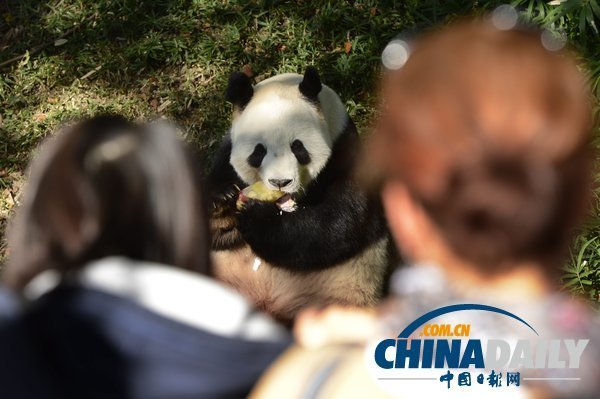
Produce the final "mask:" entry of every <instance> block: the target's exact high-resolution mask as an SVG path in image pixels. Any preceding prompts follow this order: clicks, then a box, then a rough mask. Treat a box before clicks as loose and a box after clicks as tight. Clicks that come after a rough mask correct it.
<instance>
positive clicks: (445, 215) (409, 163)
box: [367, 21, 592, 271]
mask: <svg viewBox="0 0 600 399" xmlns="http://www.w3.org/2000/svg"><path fill="white" fill-rule="evenodd" d="M590 98H591V96H590V93H589V89H588V87H587V85H586V82H585V79H584V77H583V75H582V74H581V73H580V72H579V71H578V68H577V65H576V63H575V62H574V61H573V59H572V58H571V57H569V55H568V54H567V53H566V52H565V51H558V52H551V51H548V50H546V49H545V48H544V46H543V45H542V43H541V40H540V34H539V32H536V31H528V30H518V29H513V30H499V29H497V28H495V27H494V26H493V25H492V24H491V23H490V22H488V21H469V22H460V23H457V24H455V25H453V26H451V27H446V28H445V29H444V30H442V31H440V32H433V33H430V34H429V35H426V36H424V37H423V38H421V39H420V40H418V41H417V42H415V43H413V44H412V45H411V51H410V56H409V58H408V61H407V62H406V64H405V65H404V66H403V67H402V68H400V69H399V70H397V71H392V72H390V73H388V74H387V76H386V77H385V78H384V81H383V86H382V101H383V103H382V104H383V109H382V117H381V119H380V122H379V124H378V126H377V128H376V132H375V133H374V134H373V136H372V138H371V143H370V146H369V153H368V161H367V162H369V163H370V164H371V165H372V167H374V168H375V169H376V170H379V171H380V172H381V177H382V179H383V180H384V181H385V180H387V179H397V180H399V181H401V182H402V183H403V184H404V185H406V187H407V189H408V190H409V192H410V193H411V194H412V196H413V197H414V198H415V200H417V201H418V202H419V203H421V204H422V206H423V208H424V209H425V210H426V212H427V213H428V215H429V216H430V217H431V218H432V220H433V221H434V223H436V225H437V226H438V227H439V229H440V231H441V232H442V234H443V235H444V238H445V239H446V240H447V242H448V243H449V244H450V245H451V247H452V248H453V249H454V250H455V251H456V252H457V254H459V255H461V256H463V257H464V258H465V259H468V260H470V261H472V262H475V263H478V264H480V265H482V266H489V267H490V271H497V270H495V269H496V266H497V265H499V264H501V263H506V262H509V263H510V262H511V261H516V260H518V261H525V260H535V261H542V262H551V263H552V264H556V262H558V261H560V259H561V255H562V254H563V252H564V250H565V248H566V246H567V244H568V243H569V241H570V239H571V237H572V232H573V228H574V227H576V226H577V225H578V223H579V222H580V221H581V219H582V216H583V215H584V214H585V211H586V209H587V204H588V201H589V193H590V180H591V179H590V165H591V163H590V159H591V157H590V147H589V140H590V132H591V130H592V112H591V103H590Z"/></svg>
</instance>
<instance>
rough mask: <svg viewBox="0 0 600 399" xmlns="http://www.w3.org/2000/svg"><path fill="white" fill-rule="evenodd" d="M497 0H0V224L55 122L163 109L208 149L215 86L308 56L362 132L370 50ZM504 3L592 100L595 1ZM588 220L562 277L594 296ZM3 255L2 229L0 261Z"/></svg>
mask: <svg viewBox="0 0 600 399" xmlns="http://www.w3.org/2000/svg"><path fill="white" fill-rule="evenodd" d="M503 3H505V2H500V1H455V0H446V1H444V0H439V1H434V0H429V1H427V0H422V1H420V0H404V1H370V0H357V1H276V0H262V1H256V0H254V1H238V0H230V1H227V0H154V1H143V0H96V1H87V0H49V1H46V0H4V1H3V2H2V3H0V235H2V233H3V231H4V228H5V226H6V221H7V218H8V217H9V216H10V214H11V212H12V210H13V208H14V207H15V204H18V201H19V197H20V193H21V187H22V185H23V181H24V173H25V167H26V165H27V163H28V161H29V160H30V159H31V157H32V156H34V155H35V154H34V153H35V147H36V146H37V144H38V143H39V142H40V140H41V139H42V138H43V137H45V136H46V135H48V134H50V133H51V132H52V131H53V130H54V129H56V127H57V126H59V125H60V124H62V123H65V122H68V121H70V120H73V119H77V118H80V117H83V116H87V115H91V114H94V113H96V112H99V111H110V112H118V113H121V114H124V115H127V116H129V117H131V118H136V119H149V118H154V117H160V116H165V117H168V118H170V119H173V120H175V121H177V122H178V123H179V124H180V125H181V126H182V127H183V128H184V135H185V136H186V139H187V140H188V141H189V142H190V143H191V144H192V145H193V146H194V147H196V148H197V149H198V150H199V151H200V152H201V153H203V154H205V156H206V158H209V157H210V155H211V154H212V151H213V150H214V149H215V148H216V146H217V144H218V142H219V141H220V138H221V137H222V136H223V134H224V133H225V132H226V129H227V126H228V123H229V115H230V108H229V106H228V105H227V104H226V103H225V101H224V99H223V95H222V93H223V90H224V87H225V85H226V81H227V77H228V75H229V73H230V72H232V71H235V70H240V69H241V68H242V67H243V66H245V65H246V68H251V70H252V71H253V72H254V75H255V78H256V79H257V80H260V79H263V78H265V77H269V76H271V75H274V74H277V73H281V72H301V71H303V70H304V68H305V67H306V66H307V65H316V66H317V67H318V68H319V70H320V72H321V75H322V78H323V80H324V81H325V82H326V83H327V84H328V85H329V86H331V87H332V88H333V89H335V90H336V91H338V92H339V93H340V95H341V97H342V99H343V100H344V102H345V104H346V106H347V108H348V109H349V112H350V114H351V116H352V117H353V119H354V120H355V121H356V122H357V125H358V127H359V130H360V131H361V133H363V134H364V133H366V132H368V130H369V127H370V126H371V124H372V121H373V120H374V118H375V117H376V115H375V108H376V107H375V105H376V90H375V88H376V84H377V79H378V76H379V73H380V54H381V51H382V50H383V48H384V47H385V45H386V44H387V42H388V41H389V40H391V39H392V38H394V37H395V36H397V35H398V34H404V35H407V34H408V35H410V34H412V33H418V32H421V31H423V30H426V29H429V28H430V27H432V26H436V25H438V24H442V23H445V22H447V21H449V20H452V19H454V18H457V17H460V16H463V15H473V14H482V13H485V12H487V11H490V10H493V9H494V8H495V7H497V6H498V5H500V4H503ZM510 3H511V4H513V5H514V6H516V7H517V8H518V9H519V12H520V15H521V19H522V20H523V21H529V22H531V23H534V24H536V25H538V26H542V27H547V28H551V29H553V30H555V31H559V32H562V33H563V34H564V35H566V36H567V37H568V38H569V41H570V44H571V46H572V47H573V48H575V49H576V50H577V51H578V53H579V54H580V56H581V58H582V63H583V65H584V67H585V68H586V70H587V71H588V73H589V75H590V79H591V82H592V85H593V88H594V92H595V95H596V96H597V97H598V98H600V40H599V34H598V27H597V24H598V23H599V20H600V6H599V2H598V1H596V0H567V1H551V2H549V1H541V0H515V1H512V2H510ZM596 111H597V110H596ZM598 178H600V175H598ZM597 194H598V191H597V192H596V196H597ZM596 204H598V201H596ZM599 231H600V208H599V206H598V205H596V207H595V209H594V212H593V216H592V218H591V219H590V222H589V223H588V225H587V226H586V228H585V229H584V230H583V231H582V232H581V234H580V235H579V237H578V238H577V240H576V242H575V243H574V245H573V251H572V252H573V253H572V257H571V259H570V261H569V262H568V263H567V265H566V266H565V273H564V275H563V284H564V287H565V289H566V290H569V291H572V292H573V293H574V294H578V295H584V296H586V297H587V298H589V299H590V300H591V303H595V304H597V303H598V301H599V293H600V291H599V290H600V239H598V238H597V237H598V233H599ZM5 256H6V242H5V240H2V241H0V259H2V258H4V257H5Z"/></svg>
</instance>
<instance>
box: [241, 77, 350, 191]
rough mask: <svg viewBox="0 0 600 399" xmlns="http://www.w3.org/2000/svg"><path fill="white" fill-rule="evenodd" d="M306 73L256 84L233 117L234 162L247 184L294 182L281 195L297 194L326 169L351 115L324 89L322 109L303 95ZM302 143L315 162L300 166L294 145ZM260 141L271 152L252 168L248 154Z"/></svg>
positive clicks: (320, 97)
mask: <svg viewBox="0 0 600 399" xmlns="http://www.w3.org/2000/svg"><path fill="white" fill-rule="evenodd" d="M302 78H303V77H302V75H298V74H295V73H286V74H282V75H277V76H274V77H272V78H270V79H266V80H264V81H262V82H260V83H258V84H257V85H256V86H254V95H253V96H252V100H251V101H250V102H249V103H248V104H247V105H246V107H245V108H244V109H243V111H241V112H237V113H236V114H237V115H234V120H233V124H232V127H231V133H230V135H231V142H232V152H231V164H232V165H233V167H234V169H235V171H236V172H237V174H238V175H239V176H240V178H241V179H242V180H243V181H244V182H245V183H247V184H252V183H255V182H257V181H259V180H262V181H263V182H264V183H265V184H266V185H267V186H268V187H270V188H271V189H277V188H278V187H275V186H274V185H273V184H271V183H270V182H269V180H270V179H291V180H292V182H291V183H290V184H289V185H287V186H285V187H282V188H281V191H285V192H289V193H294V192H297V191H299V190H300V189H301V188H302V187H304V186H305V185H306V184H308V183H309V182H310V181H312V180H313V179H314V178H315V177H316V176H317V175H318V174H319V173H320V172H321V170H322V169H323V167H324V166H325V164H326V163H327V160H328V159H329V156H330V155H331V148H332V146H333V143H334V142H335V140H336V139H337V137H338V136H339V135H340V133H342V131H343V130H344V127H345V125H346V122H347V118H348V116H347V112H346V109H345V107H344V105H343V104H342V101H341V100H340V98H339V96H338V95H337V94H336V93H335V92H334V91H333V90H331V89H330V88H329V87H327V86H325V85H323V86H322V89H321V92H320V93H319V96H318V98H319V104H320V107H319V108H317V107H316V106H314V105H313V104H311V103H310V102H309V101H306V99H304V98H302V97H301V95H299V90H298V85H299V84H300V82H301V81H302ZM296 139H298V140H300V141H302V143H303V144H304V146H305V147H306V149H307V150H308V152H309V153H310V155H311V162H310V163H309V164H307V165H300V164H299V163H298V161H297V159H296V158H295V156H294V154H293V153H292V151H291V149H290V143H292V142H293V141H294V140H296ZM257 142H260V143H262V144H263V145H264V146H265V147H266V148H267V154H266V156H265V158H264V159H263V161H262V164H261V165H260V167H259V168H253V167H251V166H250V165H248V161H247V159H248V156H249V155H250V154H251V153H252V152H253V151H254V147H255V145H256V143H257Z"/></svg>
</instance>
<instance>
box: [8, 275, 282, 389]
mask: <svg viewBox="0 0 600 399" xmlns="http://www.w3.org/2000/svg"><path fill="white" fill-rule="evenodd" d="M197 306H199V307H201V306H219V305H218V303H214V302H213V303H210V302H205V303H198V304H197ZM287 344H288V341H287V339H279V340H250V339H247V338H240V337H232V336H223V335H218V334H215V333H211V332H208V331H206V330H202V329H199V328H197V327H195V326H191V325H188V324H185V323H181V322H178V321H174V320H172V319H170V318H168V317H164V316H163V315H160V314H158V313H155V312H153V311H151V310H149V309H147V308H146V307H144V306H141V305H140V304H138V303H136V302H135V301H133V300H131V299H130V298H126V297H123V296H119V295H114V294H112V293H108V292H106V291H104V290H99V289H96V288H90V287H86V286H83V285H64V284H62V285H59V286H58V287H56V288H54V289H53V290H51V291H50V292H48V293H46V294H44V295H43V296H41V297H40V298H38V299H36V300H35V301H33V302H32V303H31V304H30V306H28V308H27V309H26V310H25V311H24V312H22V313H20V314H18V315H14V316H12V317H9V318H8V319H6V318H5V319H4V321H3V322H2V323H0V397H1V398H7V399H9V398H10V399H12V398H15V399H17V398H36V399H41V398H79V399H83V398H169V399H177V398H242V397H245V396H246V395H247V394H248V392H249V391H250V389H251V388H252V386H253V385H254V383H255V382H256V381H257V379H258V377H259V376H260V374H261V373H262V372H263V371H264V370H265V368H266V367H267V366H268V365H269V364H270V363H271V362H272V361H273V360H274V359H275V358H276V357H277V356H278V355H279V354H280V353H281V352H282V351H283V350H284V349H285V347H286V346H287Z"/></svg>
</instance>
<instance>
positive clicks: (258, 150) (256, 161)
mask: <svg viewBox="0 0 600 399" xmlns="http://www.w3.org/2000/svg"><path fill="white" fill-rule="evenodd" d="M265 155H267V149H266V148H265V146H264V145H262V144H257V145H256V147H254V151H252V154H250V156H249V157H248V164H249V165H250V166H252V167H253V168H258V167H259V166H260V164H261V163H262V161H263V158H264V157H265Z"/></svg>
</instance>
